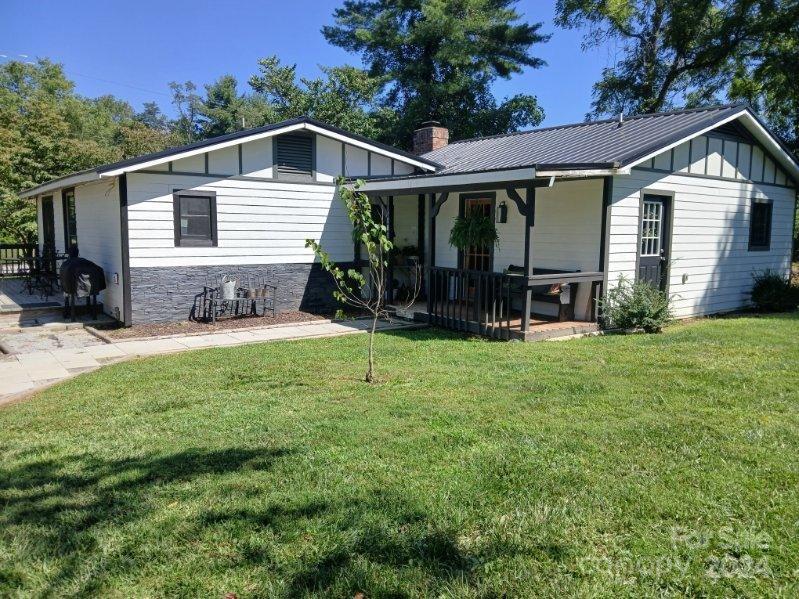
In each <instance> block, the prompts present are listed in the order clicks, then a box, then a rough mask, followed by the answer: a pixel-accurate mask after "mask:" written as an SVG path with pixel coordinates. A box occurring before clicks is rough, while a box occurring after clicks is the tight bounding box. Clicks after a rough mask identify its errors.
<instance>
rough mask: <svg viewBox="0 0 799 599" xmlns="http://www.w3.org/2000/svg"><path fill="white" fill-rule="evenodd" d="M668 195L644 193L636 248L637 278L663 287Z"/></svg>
mask: <svg viewBox="0 0 799 599" xmlns="http://www.w3.org/2000/svg"><path fill="white" fill-rule="evenodd" d="M670 202H671V198H670V197H669V196H659V195H650V194H645V195H644V205H643V209H642V211H641V243H640V245H639V247H638V280H639V281H647V282H648V283H650V284H651V285H652V286H653V287H657V288H658V289H661V290H663V291H665V290H666V279H667V272H668V264H669V234H668V232H669V204H670Z"/></svg>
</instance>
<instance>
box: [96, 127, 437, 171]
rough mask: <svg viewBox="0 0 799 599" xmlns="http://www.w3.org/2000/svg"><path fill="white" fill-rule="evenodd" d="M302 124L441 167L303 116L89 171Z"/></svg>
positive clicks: (118, 166) (107, 168) (151, 158)
mask: <svg viewBox="0 0 799 599" xmlns="http://www.w3.org/2000/svg"><path fill="white" fill-rule="evenodd" d="M300 123H307V124H309V125H315V126H316V127H319V128H321V129H327V130H328V131H330V132H332V133H337V134H339V135H344V136H346V137H349V138H351V139H355V140H358V141H361V142H364V143H368V144H370V145H372V146H375V147H376V148H381V149H383V150H386V151H387V152H392V153H394V154H397V155H399V156H404V157H405V158H409V159H411V160H416V161H418V162H423V163H425V164H429V165H430V166H433V167H436V166H440V165H439V164H438V163H436V162H434V161H432V160H430V159H427V158H424V157H422V156H417V155H416V154H412V153H410V152H406V151H404V150H400V149H398V148H395V147H393V146H389V145H387V144H384V143H380V142H377V141H373V140H371V139H369V138H367V137H363V136H362V135H357V134H355V133H350V132H348V131H345V130H344V129H339V128H338V127H334V126H333V125H328V124H327V123H323V122H321V121H317V120H315V119H312V118H309V117H307V116H301V117H298V118H294V119H289V120H286V121H281V122H280V123H274V124H272V125H264V126H263V127H255V128H253V129H245V130H244V131H236V132H235V133H228V134H227V135H220V136H218V137H212V138H210V139H204V140H202V141H198V142H195V143H191V144H187V145H185V146H178V147H175V148H168V149H166V150H163V151H161V152H153V153H152V154H145V155H143V156H136V157H135V158H128V159H126V160H120V161H119V162H114V163H112V164H105V165H103V166H98V167H96V168H94V169H89V171H92V170H95V171H97V172H98V173H105V172H108V171H113V170H116V169H119V168H125V167H127V166H134V165H136V164H139V163H142V162H149V161H150V160H157V159H159V158H168V157H169V156H174V155H177V154H181V153H183V152H187V151H189V150H197V149H200V148H205V147H211V146H215V145H216V144H219V143H223V142H226V141H232V140H236V139H241V138H245V137H249V136H251V135H257V134H259V133H267V132H269V131H274V130H276V129H282V128H283V127H290V126H291V125H297V124H300Z"/></svg>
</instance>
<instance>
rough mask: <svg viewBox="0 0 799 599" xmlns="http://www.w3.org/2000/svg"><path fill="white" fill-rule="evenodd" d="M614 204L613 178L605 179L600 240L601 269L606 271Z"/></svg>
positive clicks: (603, 183)
mask: <svg viewBox="0 0 799 599" xmlns="http://www.w3.org/2000/svg"><path fill="white" fill-rule="evenodd" d="M612 202H613V177H612V176H608V177H605V180H604V181H603V182H602V214H601V224H600V227H601V235H600V238H599V268H598V270H600V271H604V270H605V264H606V263H607V255H606V254H607V250H608V221H609V218H608V217H609V212H610V205H611V203H612Z"/></svg>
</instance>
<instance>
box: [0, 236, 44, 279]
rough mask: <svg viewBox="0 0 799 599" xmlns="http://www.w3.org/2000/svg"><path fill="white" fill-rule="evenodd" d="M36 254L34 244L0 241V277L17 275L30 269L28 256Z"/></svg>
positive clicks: (36, 250)
mask: <svg viewBox="0 0 799 599" xmlns="http://www.w3.org/2000/svg"><path fill="white" fill-rule="evenodd" d="M37 254H38V248H37V247H36V245H34V244H27V243H0V277H17V276H21V275H25V274H27V273H28V271H29V270H30V261H29V258H31V257H33V256H36V255H37Z"/></svg>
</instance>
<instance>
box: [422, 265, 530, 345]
mask: <svg viewBox="0 0 799 599" xmlns="http://www.w3.org/2000/svg"><path fill="white" fill-rule="evenodd" d="M518 282H519V277H514V276H511V275H505V274H502V273H493V272H482V271H474V270H461V269H457V268H443V267H433V268H431V269H430V274H429V277H428V294H427V311H428V314H429V320H430V323H431V324H435V325H438V326H441V327H444V328H447V329H452V330H455V331H464V332H469V333H477V334H479V335H484V336H486V337H493V338H496V339H511V338H513V336H514V332H513V331H512V326H511V325H512V322H513V317H512V307H513V306H512V303H513V295H514V293H515V290H514V285H515V284H517V283H518ZM516 289H518V287H516ZM516 332H518V331H516Z"/></svg>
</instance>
